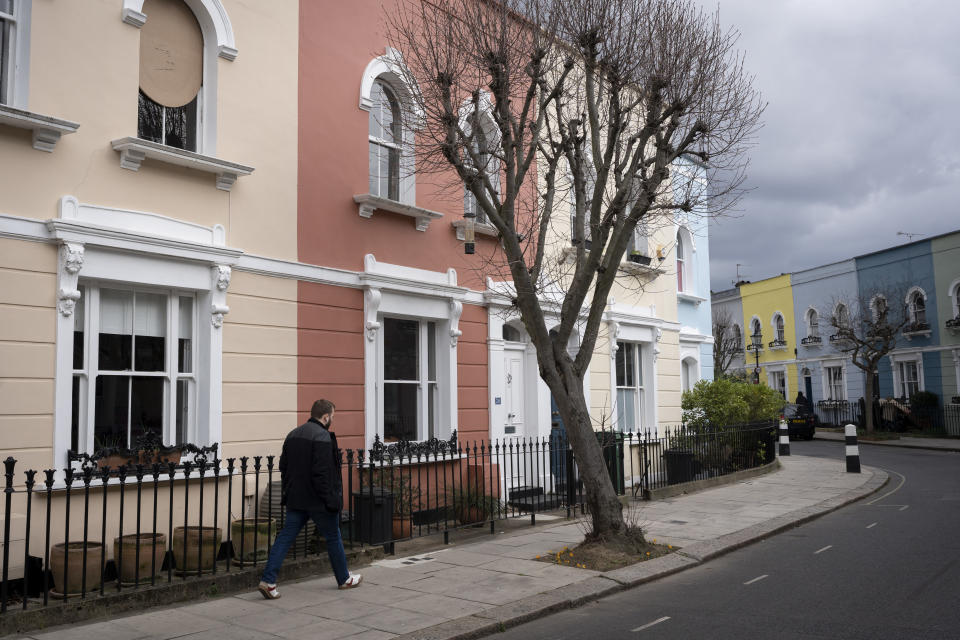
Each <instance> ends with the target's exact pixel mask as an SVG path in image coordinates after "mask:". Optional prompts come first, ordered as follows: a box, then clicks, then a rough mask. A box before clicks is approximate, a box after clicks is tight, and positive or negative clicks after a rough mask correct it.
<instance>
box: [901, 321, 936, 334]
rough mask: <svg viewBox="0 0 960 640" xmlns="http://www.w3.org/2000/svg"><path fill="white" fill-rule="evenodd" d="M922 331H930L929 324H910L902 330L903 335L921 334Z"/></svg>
mask: <svg viewBox="0 0 960 640" xmlns="http://www.w3.org/2000/svg"><path fill="white" fill-rule="evenodd" d="M924 331H930V323H929V322H911V323H910V324H908V325H907V326H905V327H904V328H903V333H904V335H906V334H913V333H923V332H924Z"/></svg>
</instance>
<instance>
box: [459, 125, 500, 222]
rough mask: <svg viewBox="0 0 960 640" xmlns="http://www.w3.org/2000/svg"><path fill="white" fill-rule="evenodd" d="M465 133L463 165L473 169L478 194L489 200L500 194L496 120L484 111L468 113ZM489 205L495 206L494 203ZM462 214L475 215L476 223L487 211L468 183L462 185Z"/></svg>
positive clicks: (485, 215)
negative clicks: (467, 147) (480, 191)
mask: <svg viewBox="0 0 960 640" xmlns="http://www.w3.org/2000/svg"><path fill="white" fill-rule="evenodd" d="M467 135H468V136H469V139H468V140H467V144H468V145H469V149H468V150H466V152H465V153H466V156H467V158H466V164H467V166H468V167H470V168H471V169H473V171H474V176H475V178H476V179H477V180H478V181H479V182H478V184H479V186H480V189H481V190H482V193H484V194H485V195H486V196H487V199H489V200H491V201H492V200H494V199H495V196H498V195H499V194H500V158H499V157H497V145H498V139H499V134H498V130H497V127H496V123H494V122H493V118H492V117H491V116H490V113H489V112H488V111H483V112H480V113H475V114H471V116H470V118H469V122H468V124H467ZM484 179H486V181H489V185H490V187H491V188H492V189H493V192H492V193H491V192H490V190H489V189H487V188H486V186H487V183H486V182H485V181H484ZM491 204H493V205H494V206H495V203H494V202H491ZM463 213H464V214H473V215H475V216H476V217H477V222H480V223H484V222H487V214H486V212H485V211H484V210H483V208H482V207H481V206H480V205H479V203H478V202H477V197H476V195H475V194H474V192H473V191H472V190H471V189H470V186H469V185H468V184H464V187H463Z"/></svg>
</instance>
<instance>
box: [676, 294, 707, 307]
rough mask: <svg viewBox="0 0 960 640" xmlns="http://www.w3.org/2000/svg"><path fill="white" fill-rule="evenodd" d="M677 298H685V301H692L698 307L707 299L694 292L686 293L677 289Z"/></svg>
mask: <svg viewBox="0 0 960 640" xmlns="http://www.w3.org/2000/svg"><path fill="white" fill-rule="evenodd" d="M677 300H683V301H684V302H692V303H693V304H695V305H697V306H698V307H699V306H700V304H701V303H703V302H706V301H707V299H706V298H703V297H701V296H697V295H694V294H692V293H686V292H684V291H677Z"/></svg>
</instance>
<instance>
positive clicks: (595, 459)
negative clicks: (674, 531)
mask: <svg viewBox="0 0 960 640" xmlns="http://www.w3.org/2000/svg"><path fill="white" fill-rule="evenodd" d="M567 377H569V378H571V379H570V380H564V384H563V386H564V387H565V389H563V391H565V392H563V393H561V392H560V391H561V390H559V389H558V390H555V391H554V400H555V401H556V403H557V408H558V409H559V411H560V416H561V417H562V418H563V421H564V424H565V425H566V426H567V440H568V441H569V443H570V446H571V447H572V448H573V452H574V456H575V457H576V464H577V469H578V471H579V475H580V478H581V479H582V480H583V491H584V497H585V501H586V507H587V510H588V511H589V513H590V519H591V523H592V529H591V534H592V535H593V536H596V537H612V536H617V535H620V534H623V533H624V527H625V524H624V520H623V505H622V504H621V503H620V500H619V498H618V497H617V493H616V491H615V490H614V488H613V483H612V482H611V480H610V474H609V473H608V471H607V466H606V463H605V462H604V459H603V449H602V448H601V446H600V443H599V442H598V441H597V437H596V432H595V431H594V430H593V424H592V422H591V420H590V412H589V410H588V408H587V402H586V398H585V397H584V394H583V379H582V378H577V377H576V376H574V375H568V376H564V378H567Z"/></svg>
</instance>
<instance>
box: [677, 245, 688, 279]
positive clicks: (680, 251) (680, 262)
mask: <svg viewBox="0 0 960 640" xmlns="http://www.w3.org/2000/svg"><path fill="white" fill-rule="evenodd" d="M685 259H686V255H685V251H684V246H683V236H682V235H681V234H680V232H679V231H678V232H677V291H683V290H684V278H683V270H684V261H685Z"/></svg>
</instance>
